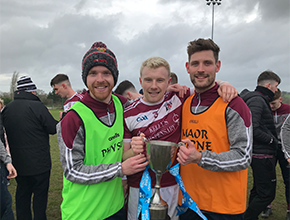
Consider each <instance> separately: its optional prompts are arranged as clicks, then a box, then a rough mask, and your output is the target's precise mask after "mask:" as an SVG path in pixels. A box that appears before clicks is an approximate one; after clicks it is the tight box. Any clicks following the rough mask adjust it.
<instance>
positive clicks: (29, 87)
mask: <svg viewBox="0 0 290 220" xmlns="http://www.w3.org/2000/svg"><path fill="white" fill-rule="evenodd" d="M36 89H37V88H36V85H35V84H34V83H33V82H32V80H31V78H30V77H29V76H22V77H20V79H19V80H18V81H17V90H18V91H25V92H35V91H36Z"/></svg>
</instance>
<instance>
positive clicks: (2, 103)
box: [0, 99, 4, 111]
mask: <svg viewBox="0 0 290 220" xmlns="http://www.w3.org/2000/svg"><path fill="white" fill-rule="evenodd" d="M0 104H1V105H2V106H1V108H0V111H1V109H2V108H3V107H4V101H3V99H0Z"/></svg>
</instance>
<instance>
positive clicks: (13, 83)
mask: <svg viewBox="0 0 290 220" xmlns="http://www.w3.org/2000/svg"><path fill="white" fill-rule="evenodd" d="M18 75H19V72H16V71H14V72H13V75H12V78H11V84H10V97H11V99H12V100H13V98H14V92H15V91H16V88H17V85H16V83H17V79H18Z"/></svg>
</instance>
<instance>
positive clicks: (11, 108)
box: [2, 76, 58, 220]
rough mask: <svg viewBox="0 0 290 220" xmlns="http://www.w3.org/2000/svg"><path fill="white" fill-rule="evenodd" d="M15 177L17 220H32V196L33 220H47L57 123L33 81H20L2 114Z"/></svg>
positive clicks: (22, 79) (24, 77)
mask: <svg viewBox="0 0 290 220" xmlns="http://www.w3.org/2000/svg"><path fill="white" fill-rule="evenodd" d="M2 114H3V115H2V116H3V125H4V127H5V130H6V134H7V139H8V143H9V147H10V152H11V157H12V160H13V165H14V167H15V168H16V170H17V172H18V176H17V177H16V182H17V189H16V216H17V219H18V220H22V219H23V220H31V219H32V213H31V209H30V207H31V196H32V194H33V212H34V219H37V220H42V219H44V220H46V207H47V198H48V188H49V178H50V170H51V157H50V146H49V134H55V133H56V124H57V123H58V121H56V120H55V119H54V118H53V117H52V115H51V114H50V112H49V111H48V109H47V108H46V107H45V105H44V104H43V103H42V102H41V101H40V99H39V98H38V97H37V96H36V86H35V84H34V83H33V82H32V81H31V79H30V77H28V76H23V77H21V78H20V79H19V80H18V81H17V91H16V92H15V93H14V100H13V101H12V102H11V103H9V104H8V105H7V106H6V107H5V108H4V110H3V112H2Z"/></svg>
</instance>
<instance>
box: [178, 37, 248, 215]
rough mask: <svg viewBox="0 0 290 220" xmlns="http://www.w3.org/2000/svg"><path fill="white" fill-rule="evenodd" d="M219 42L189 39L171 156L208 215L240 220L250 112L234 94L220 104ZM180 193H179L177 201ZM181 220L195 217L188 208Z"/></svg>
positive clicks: (245, 182) (191, 194) (244, 193)
mask: <svg viewBox="0 0 290 220" xmlns="http://www.w3.org/2000/svg"><path fill="white" fill-rule="evenodd" d="M219 50H220V49H219V47H218V45H216V44H215V43H214V42H213V41H212V40H211V39H207V40H205V39H198V40H194V41H191V42H189V45H188V47H187V52H188V59H189V60H188V62H187V63H186V68H187V72H188V73H189V75H190V78H191V81H192V83H193V85H194V87H195V94H194V95H192V96H190V97H189V98H188V99H187V100H186V101H185V103H184V104H183V108H182V130H181V138H182V142H184V143H186V144H187V147H185V146H181V147H180V148H179V152H178V154H177V155H178V158H177V161H178V162H179V163H180V164H181V165H183V166H181V167H180V175H181V178H182V180H183V182H184V186H185V189H186V192H187V193H188V194H189V195H190V196H191V198H192V199H193V200H195V202H196V203H197V205H198V206H199V208H200V209H201V211H202V212H203V214H204V215H205V216H206V217H207V218H208V219H214V220H218V219H224V220H242V219H244V212H245V210H246V201H247V172H248V171H247V168H248V166H249V165H250V162H251V153H252V125H251V113H250V110H249V108H248V107H247V105H246V104H245V103H244V101H243V100H242V99H241V98H240V97H236V98H234V99H233V100H232V101H231V102H230V103H224V102H223V101H222V100H221V98H220V97H219V95H218V92H217V89H218V86H217V85H216V83H215V77H216V73H217V72H218V71H219V70H220V66H221V62H220V61H219V59H218V54H219ZM181 203H182V195H181V194H179V204H180V205H181ZM180 219H181V220H193V219H200V218H199V216H198V215H197V214H196V213H195V212H193V211H192V210H191V209H188V210H187V211H186V212H185V213H184V214H182V215H180Z"/></svg>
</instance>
